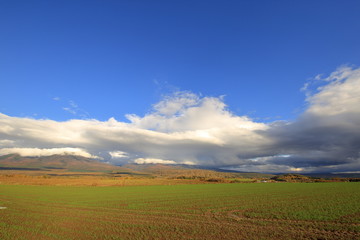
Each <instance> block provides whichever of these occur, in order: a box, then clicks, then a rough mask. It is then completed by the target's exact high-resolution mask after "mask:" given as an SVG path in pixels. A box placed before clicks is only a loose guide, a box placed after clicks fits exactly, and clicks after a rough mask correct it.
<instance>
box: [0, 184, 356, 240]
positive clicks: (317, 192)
mask: <svg viewBox="0 0 360 240" xmlns="http://www.w3.org/2000/svg"><path fill="white" fill-rule="evenodd" d="M0 206H1V207H6V209H0V239H2V240H5V239H11V240H12V239H246V240H249V239H287V240H288V239H336V240H338V239H347V240H348V239H360V184H359V183H257V184H256V183H253V184H198V185H173V186H132V187H64V186H62V187H60V186H21V185H0Z"/></svg>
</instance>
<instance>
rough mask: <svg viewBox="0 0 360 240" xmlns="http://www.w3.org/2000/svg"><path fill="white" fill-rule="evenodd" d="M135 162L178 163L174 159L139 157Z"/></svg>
mask: <svg viewBox="0 0 360 240" xmlns="http://www.w3.org/2000/svg"><path fill="white" fill-rule="evenodd" d="M134 162H135V163H137V164H157V163H160V164H176V162H174V161H172V160H163V159H158V158H137V159H135V160H134Z"/></svg>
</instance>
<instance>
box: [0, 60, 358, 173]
mask: <svg viewBox="0 0 360 240" xmlns="http://www.w3.org/2000/svg"><path fill="white" fill-rule="evenodd" d="M316 81H320V82H322V83H323V84H322V86H321V87H319V88H318V89H316V91H315V93H314V94H308V95H307V99H306V102H307V109H306V110H305V111H304V112H303V113H302V114H301V115H300V116H299V117H298V119H296V120H295V121H291V122H290V121H276V122H272V123H267V124H265V123H260V122H255V121H253V120H252V119H250V118H249V117H247V116H237V115H235V114H233V113H231V112H230V111H229V110H228V109H227V106H226V104H225V103H224V99H223V98H222V97H201V96H198V95H196V94H194V93H191V92H176V93H174V94H173V95H171V96H166V97H165V98H164V99H163V100H162V101H160V102H159V103H157V104H155V105H153V108H152V111H151V112H150V113H148V114H147V115H145V116H143V117H141V116H137V115H134V114H129V115H127V118H128V120H129V122H120V121H117V120H116V119H114V118H110V119H109V120H108V121H98V120H95V119H90V120H79V119H74V120H69V121H65V122H58V121H53V120H47V119H30V118H17V117H11V116H7V115H4V114H0V139H1V140H0V154H8V153H14V152H17V153H20V154H22V155H28V156H33V155H36V156H40V155H44V154H50V153H56V154H69V153H73V154H78V155H82V156H87V157H94V158H96V157H97V158H102V159H105V160H106V161H110V162H112V163H115V164H123V163H128V162H136V163H171V164H175V163H179V164H198V165H207V166H216V167H226V168H234V169H238V170H242V171H261V172H289V171H292V172H336V171H341V172H344V171H354V169H355V170H359V169H360V107H359V106H360V95H359V93H360V68H358V69H353V68H350V67H341V68H339V69H337V70H336V71H335V72H333V73H332V74H330V75H329V77H327V78H323V79H320V78H319V77H318V78H317V80H316ZM308 87H309V86H306V88H308Z"/></svg>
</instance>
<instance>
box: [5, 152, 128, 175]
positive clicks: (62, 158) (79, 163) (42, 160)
mask: <svg viewBox="0 0 360 240" xmlns="http://www.w3.org/2000/svg"><path fill="white" fill-rule="evenodd" d="M0 169H2V170H33V171H36V170H59V171H60V170H63V171H74V172H109V171H123V172H133V171H132V170H130V169H125V168H122V167H119V166H114V165H110V164H107V163H104V162H100V161H97V160H94V159H90V158H85V157H81V156H75V155H52V156H44V157H22V156H20V155H18V154H10V155H4V156H0Z"/></svg>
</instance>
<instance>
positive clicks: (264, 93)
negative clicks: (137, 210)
mask: <svg viewBox="0 0 360 240" xmlns="http://www.w3.org/2000/svg"><path fill="white" fill-rule="evenodd" d="M359 9H360V3H359V2H358V1H225V2H224V1H106V2H104V1H50V2H49V1H1V3H0V29H1V32H0V34H1V38H0V52H1V55H0V80H1V83H2V89H3V91H2V94H1V95H0V111H1V112H3V113H5V114H9V115H12V116H23V117H24V116H31V117H35V118H50V119H56V120H67V119H72V118H78V117H81V116H74V115H73V114H71V113H69V112H66V111H64V110H63V108H67V107H69V105H70V104H69V101H73V102H75V103H76V104H77V105H78V106H79V108H81V109H83V110H84V111H86V112H87V113H88V117H90V118H95V119H101V120H106V119H108V118H110V117H115V118H117V119H124V115H125V114H128V113H135V114H140V115H143V114H145V113H146V112H147V111H149V109H150V107H151V104H154V103H156V102H157V101H159V100H160V99H161V96H162V95H163V94H166V93H168V92H169V91H174V90H175V89H178V90H189V91H192V92H194V93H198V94H200V93H201V94H203V95H205V96H220V95H225V96H226V98H225V102H226V103H227V104H228V106H229V108H230V109H231V111H233V112H235V113H237V114H242V115H248V116H250V117H252V118H254V119H259V120H260V121H266V119H267V118H269V119H271V120H274V119H279V118H280V119H292V118H294V117H295V116H296V115H297V114H298V113H299V111H300V112H301V109H303V105H304V98H305V97H304V94H303V93H302V92H300V91H299V89H300V88H301V87H302V86H303V84H304V83H305V82H306V81H307V80H308V79H309V78H313V77H315V76H316V75H317V74H322V73H323V74H329V73H330V72H332V71H333V70H334V69H335V68H336V67H338V66H340V65H343V64H354V65H360V58H359V55H360V44H359V42H360V31H358V30H359V29H360V16H359V14H358V12H359ZM55 97H58V98H60V100H61V101H57V102H56V101H55V102H54V101H53V100H52V99H53V98H55Z"/></svg>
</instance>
